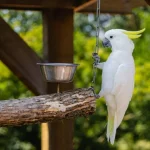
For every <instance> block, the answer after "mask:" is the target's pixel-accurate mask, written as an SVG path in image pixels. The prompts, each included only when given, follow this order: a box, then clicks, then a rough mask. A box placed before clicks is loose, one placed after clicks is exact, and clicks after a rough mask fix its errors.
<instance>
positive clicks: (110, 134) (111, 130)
mask: <svg viewBox="0 0 150 150" xmlns="http://www.w3.org/2000/svg"><path fill="white" fill-rule="evenodd" d="M116 130H117V116H116V114H115V115H114V116H112V114H108V124H107V135H106V136H107V140H108V142H110V143H111V144H114V141H115V137H116Z"/></svg>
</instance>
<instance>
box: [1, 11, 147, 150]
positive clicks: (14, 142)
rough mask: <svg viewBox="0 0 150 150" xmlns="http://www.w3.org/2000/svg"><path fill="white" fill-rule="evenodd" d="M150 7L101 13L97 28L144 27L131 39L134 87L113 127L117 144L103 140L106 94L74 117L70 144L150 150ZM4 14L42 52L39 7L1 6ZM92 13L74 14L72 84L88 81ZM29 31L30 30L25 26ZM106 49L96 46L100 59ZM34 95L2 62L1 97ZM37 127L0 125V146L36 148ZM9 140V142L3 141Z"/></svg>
mask: <svg viewBox="0 0 150 150" xmlns="http://www.w3.org/2000/svg"><path fill="white" fill-rule="evenodd" d="M149 13H150V9H149V8H139V9H135V10H134V11H133V15H124V16H122V15H113V16H110V15H101V29H102V30H101V31H102V32H101V33H103V32H104V30H108V29H111V28H124V29H127V30H138V29H141V28H144V27H146V31H145V33H144V34H143V36H142V37H141V38H140V39H137V40H135V41H134V42H135V51H134V53H133V55H134V58H135V64H136V76H135V90H134V94H133V98H132V101H131V103H130V106H129V108H128V110H127V113H126V115H125V118H124V121H123V123H122V124H121V126H120V127H119V129H118V131H117V137H116V142H115V145H114V146H112V145H110V144H108V143H107V140H106V135H105V134H106V123H107V110H106V109H107V108H106V105H105V101H104V99H100V100H98V101H97V110H96V113H95V114H94V115H92V116H91V117H89V118H77V119H76V122H75V138H74V147H75V149H76V150H99V149H103V150H106V149H107V150H109V149H111V150H141V149H142V150H149V149H150V135H149V134H148V133H149V132H150V128H149V126H150V112H149V108H150V86H149V84H150V79H149V77H150V72H149V69H150V62H149V56H150V49H149V47H150V42H149V39H150V38H149V33H150V26H149V24H150V17H149ZM0 14H1V15H2V16H3V17H4V18H5V20H6V21H7V22H8V23H10V25H11V26H12V27H13V28H14V29H15V30H16V32H18V33H19V34H20V36H21V37H22V38H23V39H24V40H25V41H26V42H27V43H28V45H29V46H31V47H32V48H33V49H35V51H36V52H37V53H38V55H39V56H42V34H41V33H42V26H41V15H40V14H39V12H28V11H27V12H22V11H17V12H16V11H8V10H5V11H1V13H0ZM95 19H96V18H95V16H94V15H85V14H84V15H81V14H76V15H75V32H74V62H75V63H78V64H80V66H79V67H78V69H77V72H76V75H75V80H74V81H75V82H74V84H75V87H76V88H80V87H89V86H90V85H91V81H92V75H93V74H92V63H93V60H92V52H93V51H94V48H95V42H96V41H95V25H96V21H95ZM27 31H28V32H27ZM109 53H110V50H106V49H103V48H102V47H101V48H100V51H99V55H100V57H101V61H105V60H106V59H107V57H108V56H109ZM100 85H101V71H98V75H97V78H96V87H95V88H96V91H99V90H100ZM30 95H33V94H32V93H31V92H30V91H28V90H27V88H26V87H25V86H24V85H23V84H22V83H21V82H20V81H19V80H18V79H17V78H16V77H15V76H14V75H13V74H12V73H11V72H10V71H9V69H8V68H7V67H6V66H4V65H3V64H2V63H1V62H0V99H10V98H19V97H25V96H30ZM39 134H40V132H39V127H38V126H36V125H34V126H23V127H11V128H0V137H1V138H0V149H2V150H3V149H8V150H9V149H11V150H32V149H33V150H38V149H40V141H39V140H40V135H39ZM8 142H9V144H7V143H8Z"/></svg>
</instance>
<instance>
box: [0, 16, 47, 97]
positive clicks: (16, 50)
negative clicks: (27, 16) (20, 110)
mask: <svg viewBox="0 0 150 150" xmlns="http://www.w3.org/2000/svg"><path fill="white" fill-rule="evenodd" d="M0 59H1V60H2V61H3V62H4V63H5V64H6V65H7V66H8V67H9V68H10V69H11V71H12V72H13V73H14V74H15V75H17V76H18V78H19V79H20V80H21V81H22V82H23V83H24V84H25V85H26V86H27V87H28V88H29V89H30V90H31V91H32V92H33V93H35V94H38V95H39V94H44V93H46V92H45V83H44V81H43V77H42V74H41V72H40V68H39V67H38V66H37V65H36V63H37V62H41V60H40V58H39V57H38V56H37V55H36V54H35V52H34V51H33V50H32V49H31V48H30V47H29V46H28V45H27V44H26V43H25V42H24V41H23V40H22V39H21V37H20V36H19V35H18V34H17V33H15V32H14V31H13V30H12V29H11V27H10V26H9V25H8V24H7V23H6V22H5V21H4V20H3V19H2V18H0Z"/></svg>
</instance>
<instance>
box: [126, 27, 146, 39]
mask: <svg viewBox="0 0 150 150" xmlns="http://www.w3.org/2000/svg"><path fill="white" fill-rule="evenodd" d="M144 31H145V28H144V29H142V30H139V31H123V33H124V34H126V35H127V36H128V37H129V38H130V39H137V38H139V37H140V36H141V33H143V32H144Z"/></svg>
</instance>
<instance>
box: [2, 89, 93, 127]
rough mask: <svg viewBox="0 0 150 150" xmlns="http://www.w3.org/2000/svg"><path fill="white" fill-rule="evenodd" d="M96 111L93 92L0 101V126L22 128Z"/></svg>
mask: <svg viewBox="0 0 150 150" xmlns="http://www.w3.org/2000/svg"><path fill="white" fill-rule="evenodd" d="M94 111H95V97H94V94H93V90H92V89H91V88H89V89H77V90H72V91H68V92H63V93H59V94H51V95H43V96H36V97H31V98H24V99H20V100H4V101H0V116H1V117H0V126H20V125H25V124H33V123H40V122H47V121H51V122H55V121H58V120H63V119H69V118H75V117H78V116H88V115H90V114H92V113H93V112H94Z"/></svg>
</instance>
